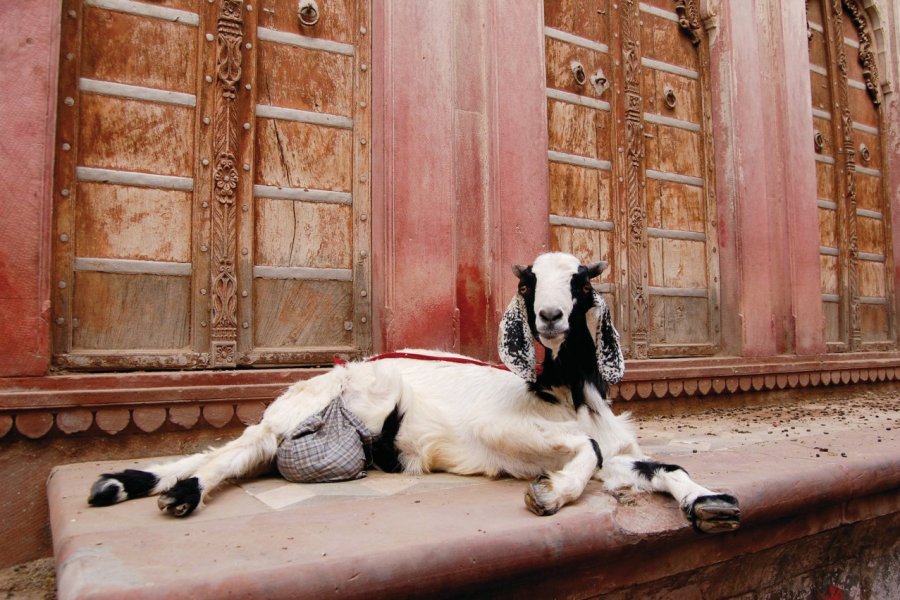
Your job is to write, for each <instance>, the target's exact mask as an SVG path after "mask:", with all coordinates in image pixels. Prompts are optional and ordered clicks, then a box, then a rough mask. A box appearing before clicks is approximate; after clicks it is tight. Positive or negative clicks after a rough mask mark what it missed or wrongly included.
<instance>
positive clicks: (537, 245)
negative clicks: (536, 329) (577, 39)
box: [373, 0, 549, 358]
mask: <svg viewBox="0 0 900 600" xmlns="http://www.w3.org/2000/svg"><path fill="white" fill-rule="evenodd" d="M374 10H375V13H376V14H375V15H374V20H373V23H374V25H375V32H374V33H375V35H376V41H375V48H374V56H375V63H376V64H378V65H380V66H381V67H382V69H381V78H379V79H376V82H375V86H376V90H375V97H374V98H373V101H374V108H375V113H374V114H375V115H378V117H376V123H375V133H376V135H375V136H374V137H375V140H374V142H375V146H374V151H375V156H374V160H373V163H374V169H373V184H374V187H373V190H374V192H373V205H374V207H375V210H374V211H373V212H374V215H375V219H374V221H373V240H374V248H375V249H376V252H375V257H374V258H375V262H374V264H373V267H374V269H373V280H374V285H373V289H374V292H375V296H374V301H375V303H376V310H377V311H378V312H380V314H381V315H382V317H381V319H380V320H379V321H378V322H377V323H376V332H375V339H376V345H377V347H376V350H390V349H396V348H399V347H408V346H420V347H431V348H442V349H446V350H454V351H461V352H465V353H467V354H472V355H475V356H479V357H482V358H492V357H494V354H495V350H494V340H495V338H496V328H497V324H498V322H499V315H500V312H501V311H502V309H503V308H505V305H506V301H507V300H508V298H509V297H511V296H512V294H513V293H514V291H515V287H516V281H515V278H514V277H513V276H512V274H511V271H510V266H511V265H512V264H513V263H515V262H519V263H521V262H529V261H531V260H532V259H533V258H534V256H536V255H537V254H538V253H540V252H541V251H543V250H544V249H546V247H547V240H548V230H549V225H548V222H547V212H548V182H547V155H546V151H547V132H546V112H545V111H546V107H545V103H546V100H545V98H544V95H543V81H544V80H543V78H544V73H543V65H542V64H541V61H540V60H539V57H540V56H542V53H543V31H542V28H541V23H542V10H543V8H542V4H541V2H539V1H537V0H531V1H528V2H503V1H497V2H487V3H485V2H480V1H478V0H460V1H458V2H444V1H441V0H438V1H431V2H429V1H419V0H391V1H389V2H384V3H376V5H375V9H374Z"/></svg>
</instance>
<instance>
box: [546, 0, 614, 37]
mask: <svg viewBox="0 0 900 600" xmlns="http://www.w3.org/2000/svg"><path fill="white" fill-rule="evenodd" d="M609 8H610V6H609V1H608V0H587V1H585V0H547V1H545V2H544V25H545V26H547V27H551V28H553V29H555V30H557V31H565V32H568V33H571V34H573V35H577V36H579V37H582V38H586V39H589V40H592V41H594V42H599V43H603V44H610V43H611V39H610V38H611V36H610V33H609V32H610V11H609Z"/></svg>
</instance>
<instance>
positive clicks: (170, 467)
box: [88, 452, 207, 506]
mask: <svg viewBox="0 0 900 600" xmlns="http://www.w3.org/2000/svg"><path fill="white" fill-rule="evenodd" d="M206 460H207V453H206V452H200V453H197V454H192V455H190V456H186V457H184V458H181V459H178V460H175V461H172V462H169V463H162V464H159V465H154V466H151V467H148V468H147V469H144V470H141V469H125V470H124V471H117V472H115V473H104V474H102V475H101V476H100V478H99V479H97V481H95V482H94V485H93V486H91V492H90V495H89V496H88V504H90V505H91V506H110V505H111V504H116V503H118V502H124V501H125V500H134V499H135V498H143V497H144V496H154V495H156V494H159V493H160V492H162V491H164V490H167V489H169V488H170V487H172V486H173V485H174V484H175V482H176V481H177V480H178V479H182V478H185V477H188V476H190V475H191V474H192V473H193V472H194V471H195V470H196V469H197V468H198V467H199V466H200V465H201V464H203V463H204V462H205V461H206Z"/></svg>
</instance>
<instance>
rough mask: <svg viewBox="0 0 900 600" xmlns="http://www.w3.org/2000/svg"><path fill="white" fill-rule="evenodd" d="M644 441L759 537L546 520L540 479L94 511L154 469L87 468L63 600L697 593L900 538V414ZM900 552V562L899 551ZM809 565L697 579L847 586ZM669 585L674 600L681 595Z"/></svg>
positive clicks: (711, 424) (61, 527)
mask: <svg viewBox="0 0 900 600" xmlns="http://www.w3.org/2000/svg"><path fill="white" fill-rule="evenodd" d="M640 435H641V440H642V443H643V445H644V449H645V450H646V451H647V452H648V453H650V454H651V455H653V456H654V457H656V458H658V459H660V460H664V461H668V462H675V463H677V464H681V465H682V466H684V467H685V468H686V469H687V470H688V471H689V472H690V473H691V475H692V476H693V477H694V478H695V479H696V480H697V481H699V482H701V483H703V484H705V485H707V486H708V487H711V488H713V489H717V490H725V491H728V492H730V493H733V494H735V495H736V496H737V497H738V498H739V499H740V501H741V507H742V511H743V516H744V525H743V527H742V528H741V529H740V530H739V531H737V532H735V533H731V534H725V535H718V536H705V535H702V534H698V533H696V532H694V531H693V530H692V529H691V528H690V527H689V526H688V525H687V523H686V522H685V521H684V519H683V517H682V516H681V514H680V511H679V510H678V509H677V507H676V505H675V503H674V501H672V500H671V499H669V498H667V497H663V496H661V495H635V494H631V493H616V494H610V493H607V492H605V491H603V490H602V488H601V485H600V484H599V483H596V482H592V483H591V484H589V486H588V488H587V490H586V492H585V494H584V496H583V497H582V498H581V499H580V500H579V501H578V502H577V503H575V504H572V505H570V506H567V507H566V508H564V509H563V510H561V511H560V512H559V513H557V514H556V515H554V516H551V517H536V516H534V515H532V514H531V513H530V512H528V511H527V509H526V508H525V505H524V502H523V494H524V491H525V487H526V484H525V482H522V481H515V480H489V479H485V478H479V477H458V476H453V475H446V474H435V475H428V476H423V477H409V476H404V475H388V474H384V473H379V472H371V473H370V474H369V476H368V477H367V478H365V479H362V480H359V481H355V482H348V483H340V484H315V485H299V484H289V483H287V482H285V481H284V480H281V479H278V478H274V477H268V478H261V479H256V480H250V481H244V482H240V483H238V484H234V485H227V486H225V487H223V488H222V489H221V490H219V491H218V492H216V493H215V494H214V496H213V497H212V498H211V499H210V501H209V503H208V504H207V506H206V507H205V508H203V509H202V510H200V511H198V512H197V513H196V514H195V515H193V516H191V517H189V518H187V519H183V520H177V519H173V518H171V517H167V516H165V515H163V514H162V513H160V512H159V511H158V510H157V508H156V500H155V499H153V498H146V499H140V500H135V501H131V502H126V503H123V504H119V505H116V506H112V507H108V508H90V507H88V506H87V503H86V498H87V493H88V490H89V488H90V485H91V483H92V482H93V480H94V479H95V478H96V476H97V475H98V474H100V473H102V472H107V471H112V470H119V469H122V468H136V467H137V468H139V467H140V466H142V465H147V464H149V463H151V462H154V461H152V460H140V461H115V462H106V463H81V464H74V465H67V466H62V467H58V468H56V469H55V470H54V472H53V473H52V475H51V477H50V480H49V483H48V494H49V504H50V515H51V526H52V531H53V544H54V553H55V557H56V564H57V580H58V591H59V598H60V599H62V600H68V599H72V598H85V599H86V598H92V599H100V598H109V599H113V598H116V599H119V598H125V597H127V598H160V599H162V598H165V599H175V598H185V599H190V600H201V599H205V598H216V599H218V598H266V599H276V598H325V597H329V598H367V599H371V598H398V597H407V598H412V597H422V598H424V597H428V598H440V597H462V596H464V597H470V598H471V597H485V598H488V597H490V598H506V597H509V598H521V597H530V598H544V597H547V598H549V597H568V598H589V597H596V596H599V595H603V594H615V593H624V592H623V590H628V589H629V588H634V587H635V586H641V585H645V586H646V585H649V584H650V583H651V582H660V581H663V582H667V581H670V580H671V581H674V579H673V578H678V577H681V578H682V579H681V580H684V581H687V579H684V576H685V574H690V573H701V572H705V571H703V570H704V569H707V570H708V569H710V567H711V566H714V565H720V566H724V567H728V565H730V564H731V563H735V564H743V565H744V567H746V565H748V564H751V563H752V561H751V560H749V559H750V557H753V556H757V557H760V556H764V553H766V552H770V553H771V552H774V551H775V550H777V549H779V548H786V547H788V546H789V545H790V544H798V543H802V542H803V541H804V540H815V539H821V537H822V536H824V535H827V534H828V532H835V531H840V529H841V528H853V527H855V526H857V525H858V524H861V523H866V522H870V523H877V524H879V526H878V527H874V528H870V529H873V530H874V531H875V533H871V532H869V533H867V534H866V535H868V536H869V537H871V535H878V531H884V532H885V534H886V535H896V534H894V533H891V532H893V531H896V529H890V528H887V529H886V527H887V525H890V527H893V526H894V525H896V524H898V519H897V516H898V514H900V402H897V401H896V400H893V399H885V398H883V397H882V398H877V397H872V398H866V397H857V398H854V399H852V400H848V401H847V402H844V403H840V404H835V403H834V402H828V403H825V402H821V403H816V402H803V403H800V404H794V405H779V406H773V407H767V408H766V407H763V408H759V407H755V408H730V409H723V408H712V409H707V410H700V411H699V412H695V413H694V414H685V415H681V416H667V417H660V416H648V417H644V418H642V419H641V429H640ZM879 519H880V520H879ZM881 523H886V524H887V525H881ZM848 531H849V530H848ZM854 531H855V530H854ZM816 536H819V537H816ZM857 537H860V536H857ZM860 539H861V538H860ZM867 539H868V538H867ZM887 542H889V543H886V544H885V545H884V546H883V547H884V548H885V552H888V553H890V552H893V553H894V554H896V553H897V549H900V546H898V545H897V544H898V543H897V539H896V537H895V538H894V540H893V541H891V540H887ZM810 543H811V542H810ZM867 543H868V542H867ZM892 544H893V545H892ZM820 545H821V544H820ZM804 548H806V547H805V546H803V547H801V548H800V552H801V554H803V553H807V554H809V549H808V548H806V549H804ZM891 548H894V550H891ZM810 556H811V555H810ZM823 560H825V559H823ZM735 561H741V562H740V563H736V562H735ZM757 562H759V563H760V564H762V565H765V564H767V563H766V561H764V560H759V561H757ZM869 562H872V561H869ZM876 562H877V561H876ZM895 562H896V563H897V564H896V565H895V566H896V568H895V569H894V567H893V566H891V565H894V563H895ZM801 563H802V564H798V563H796V561H795V562H792V563H790V564H791V565H793V566H791V567H784V566H782V567H779V568H778V569H773V568H770V567H765V568H763V567H760V568H759V569H757V571H753V570H752V569H751V570H748V569H747V568H744V569H743V570H742V569H734V568H730V569H729V572H733V571H735V570H737V571H742V573H743V575H742V577H738V578H735V577H731V576H728V577H723V574H722V573H723V572H722V571H721V570H720V571H718V573H719V574H718V575H710V576H708V577H706V579H704V580H703V581H700V580H696V581H695V579H697V578H696V577H695V578H694V579H692V580H691V581H692V583H690V586H692V587H690V590H694V592H696V593H699V594H701V596H698V597H729V596H740V595H741V594H743V593H751V592H754V591H757V592H758V591H759V590H761V589H763V588H766V589H776V588H777V589H781V588H783V587H784V585H785V584H786V582H789V581H794V582H795V584H792V585H801V586H802V585H807V584H806V583H796V582H797V581H803V582H805V581H807V580H809V583H808V585H810V586H824V585H837V584H840V583H841V582H840V581H837V580H835V581H836V582H837V583H834V582H823V581H815V578H814V577H813V578H810V577H811V576H810V575H809V573H812V572H822V571H821V569H822V565H818V564H813V559H811V558H810V559H808V560H807V561H806V562H803V561H801ZM807 563H809V564H807ZM879 564H880V563H879ZM884 564H885V566H884V569H887V571H885V573H886V574H885V573H881V574H876V575H872V577H873V578H875V579H877V580H878V581H879V582H880V583H877V585H881V586H888V587H887V588H885V589H887V590H890V589H893V586H895V585H896V586H898V588H900V557H898V556H895V557H894V558H893V559H891V556H887V557H886V560H885V561H884ZM785 569H787V570H785ZM791 569H793V571H791ZM804 569H806V570H804ZM816 569H819V571H816ZM891 569H894V571H891ZM870 570H871V569H870ZM829 572H831V571H829ZM879 573H880V572H879ZM891 573H893V575H891ZM848 577H849V576H848ZM859 577H861V576H860V575H857V576H856V578H857V579H859ZM892 577H894V579H892ZM791 578H793V579H791ZM798 578H799V579H798ZM804 578H805V579H804ZM681 580H679V581H681ZM845 580H846V577H845ZM844 583H846V581H844ZM666 585H668V586H669V587H666V594H668V593H670V592H672V590H673V589H676V588H674V587H672V585H674V584H672V585H669V584H666ZM683 585H688V584H683ZM717 586H718V587H717ZM722 586H726V587H725V588H723V587H722ZM778 586H781V588H778ZM682 588H683V586H682ZM682 588H678V589H681V590H682V593H686V592H685V590H686V589H687V588H683V589H682ZM817 589H818V588H817ZM659 597H665V594H663V595H661V596H659ZM874 597H877V594H876V596H874Z"/></svg>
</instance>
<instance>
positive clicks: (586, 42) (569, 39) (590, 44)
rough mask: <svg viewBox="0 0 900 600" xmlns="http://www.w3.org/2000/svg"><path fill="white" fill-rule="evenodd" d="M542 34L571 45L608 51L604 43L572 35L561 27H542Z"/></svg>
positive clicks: (605, 52) (606, 52)
mask: <svg viewBox="0 0 900 600" xmlns="http://www.w3.org/2000/svg"><path fill="white" fill-rule="evenodd" d="M544 35H545V36H547V37H548V38H550V39H554V40H557V41H560V42H564V43H566V44H571V45H573V46H579V47H581V48H586V49H587V50H594V51H596V52H603V53H604V54H608V53H609V46H607V45H606V44H604V43H601V42H597V41H594V40H592V39H589V38H586V37H582V36H579V35H574V34H572V33H569V32H568V31H563V30H561V29H554V28H552V27H544Z"/></svg>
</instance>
